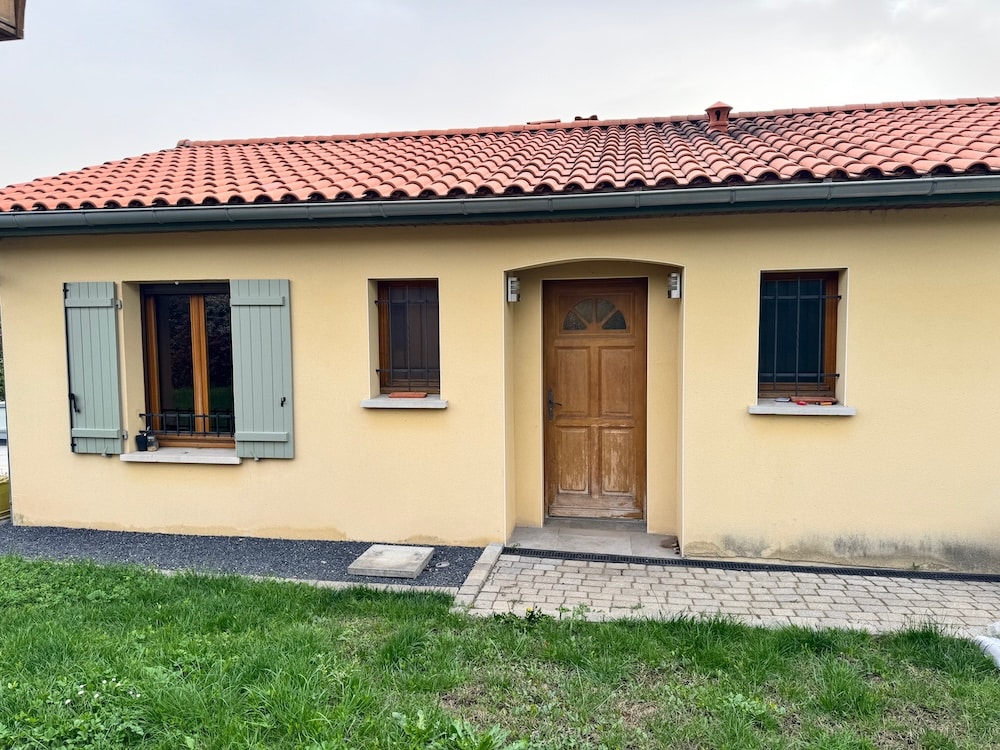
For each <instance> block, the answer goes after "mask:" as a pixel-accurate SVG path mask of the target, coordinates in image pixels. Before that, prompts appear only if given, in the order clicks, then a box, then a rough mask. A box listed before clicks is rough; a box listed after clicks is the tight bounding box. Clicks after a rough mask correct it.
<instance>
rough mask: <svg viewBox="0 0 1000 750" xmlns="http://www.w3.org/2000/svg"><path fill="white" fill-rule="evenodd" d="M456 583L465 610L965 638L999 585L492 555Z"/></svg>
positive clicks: (986, 615) (990, 611) (990, 616)
mask: <svg viewBox="0 0 1000 750" xmlns="http://www.w3.org/2000/svg"><path fill="white" fill-rule="evenodd" d="M496 552H497V558H496V562H495V563H494V564H493V566H492V569H490V570H489V572H488V574H485V575H483V577H482V586H481V588H479V589H478V591H476V592H473V591H469V590H468V589H466V590H465V591H464V593H466V594H467V596H466V597H463V598H464V599H465V604H466V606H468V607H469V611H470V612H472V613H473V614H492V613H495V612H514V613H516V614H521V615H523V614H524V612H525V610H526V609H527V608H529V607H531V608H535V609H538V610H540V611H541V612H544V613H546V614H550V615H554V616H560V615H561V616H568V615H572V614H577V615H583V616H585V617H586V618H588V619H596V620H601V619H611V618H621V617H641V618H657V619H659V618H670V617H676V616H685V615H686V616H692V615H694V616H698V615H715V614H719V615H725V616H728V617H732V618H734V619H737V620H740V621H742V622H745V623H747V624H750V625H765V626H781V625H791V624H794V625H803V626H808V627H844V628H860V629H865V630H869V631H872V632H882V631H887V630H896V629H899V628H904V627H908V626H914V625H920V624H923V623H927V622H933V623H936V624H938V625H941V626H943V627H944V628H945V629H946V630H947V631H948V632H950V633H952V634H954V635H960V636H966V637H971V636H974V635H978V634H981V633H983V632H985V630H986V628H987V627H988V626H989V625H991V624H992V623H995V622H997V621H998V620H1000V583H992V582H985V581H958V580H934V579H927V578H901V577H887V576H861V575H838V574H830V573H828V572H816V573H814V572H809V571H801V572H800V571H795V572H785V571H758V570H753V571H738V570H726V569H718V568H700V567H686V566H670V565H645V564H637V563H626V562H591V561H580V560H560V559H550V558H540V557H529V556H523V555H516V554H500V551H499V550H496Z"/></svg>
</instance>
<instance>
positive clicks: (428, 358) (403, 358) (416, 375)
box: [375, 284, 441, 390]
mask: <svg viewBox="0 0 1000 750" xmlns="http://www.w3.org/2000/svg"><path fill="white" fill-rule="evenodd" d="M393 290H396V291H398V292H402V294H401V295H400V296H402V297H403V299H394V298H393V294H392V292H393ZM386 295H387V298H386V299H377V300H375V304H376V305H380V306H384V307H385V310H386V321H387V331H386V340H387V342H388V347H389V351H388V352H386V356H385V359H386V360H387V361H388V365H389V366H388V367H378V368H376V371H377V372H378V373H379V376H380V379H382V380H383V382H384V383H385V384H387V385H388V386H390V387H392V388H404V389H407V390H420V389H430V388H439V387H440V386H441V367H440V364H439V362H438V359H439V355H438V354H437V351H436V350H437V344H438V316H437V310H438V299H437V286H436V285H435V286H428V285H417V284H415V285H407V286H402V285H400V286H394V287H389V288H388V289H387V290H386ZM393 308H396V312H400V308H401V311H402V315H401V316H399V317H400V318H401V320H399V319H398V318H397V317H396V316H394V315H393V311H394V310H393ZM397 362H399V364H397Z"/></svg>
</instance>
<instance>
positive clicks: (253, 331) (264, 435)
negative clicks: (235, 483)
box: [229, 279, 294, 458]
mask: <svg viewBox="0 0 1000 750" xmlns="http://www.w3.org/2000/svg"><path fill="white" fill-rule="evenodd" d="M229 293H230V304H231V305H232V310H233V397H234V400H235V412H236V454H237V455H238V456H242V457H244V458H292V456H293V455H294V451H293V448H294V445H293V441H292V410H293V407H294V401H293V400H292V320H291V313H290V308H289V297H288V281H287V280H286V279H278V280H243V279H233V280H232V281H230V282H229Z"/></svg>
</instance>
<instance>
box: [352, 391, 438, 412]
mask: <svg viewBox="0 0 1000 750" xmlns="http://www.w3.org/2000/svg"><path fill="white" fill-rule="evenodd" d="M361 408H363V409H447V408H448V402H447V401H445V400H444V399H443V398H441V396H439V395H438V394H436V393H428V394H427V395H426V396H425V397H424V398H389V396H388V394H385V393H383V394H382V395H381V396H376V397H375V398H366V399H365V400H364V401H362V402H361Z"/></svg>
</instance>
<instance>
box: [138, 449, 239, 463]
mask: <svg viewBox="0 0 1000 750" xmlns="http://www.w3.org/2000/svg"><path fill="white" fill-rule="evenodd" d="M119 458H121V460H122V461H125V462H128V463H140V464H239V463H242V462H243V459H241V458H240V457H239V456H237V455H236V449H235V448H160V449H159V450H156V451H136V452H135V453H122V454H121V456H119Z"/></svg>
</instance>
